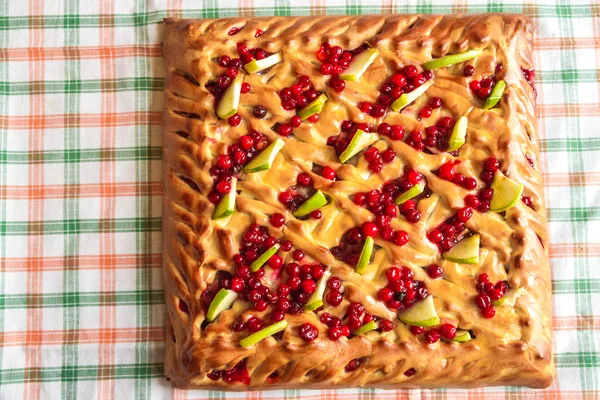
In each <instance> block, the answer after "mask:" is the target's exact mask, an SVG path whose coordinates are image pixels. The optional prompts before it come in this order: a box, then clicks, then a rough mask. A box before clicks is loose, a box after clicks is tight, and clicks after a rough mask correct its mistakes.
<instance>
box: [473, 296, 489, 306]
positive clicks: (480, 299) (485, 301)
mask: <svg viewBox="0 0 600 400" xmlns="http://www.w3.org/2000/svg"><path fill="white" fill-rule="evenodd" d="M490 303H491V300H490V297H489V296H488V295H487V294H483V293H479V294H478V295H477V297H475V304H477V307H479V308H481V309H485V308H488V307H489V306H490Z"/></svg>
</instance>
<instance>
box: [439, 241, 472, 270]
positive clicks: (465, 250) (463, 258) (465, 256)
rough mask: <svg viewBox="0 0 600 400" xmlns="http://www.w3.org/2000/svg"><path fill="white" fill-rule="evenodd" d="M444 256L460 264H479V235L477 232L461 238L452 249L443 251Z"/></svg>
mask: <svg viewBox="0 0 600 400" xmlns="http://www.w3.org/2000/svg"><path fill="white" fill-rule="evenodd" d="M442 257H444V258H445V259H446V260H448V261H452V262H455V263H458V264H477V263H478V262H479V235H477V234H475V235H473V236H470V237H468V238H465V239H463V240H461V241H460V242H458V243H456V244H455V245H454V247H452V248H451V249H450V250H448V251H447V252H445V253H442Z"/></svg>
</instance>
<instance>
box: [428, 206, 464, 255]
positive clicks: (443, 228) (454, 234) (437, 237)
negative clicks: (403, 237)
mask: <svg viewBox="0 0 600 400" xmlns="http://www.w3.org/2000/svg"><path fill="white" fill-rule="evenodd" d="M472 216H473V209H472V208H471V207H463V208H461V209H460V210H458V211H457V212H456V214H455V215H454V216H452V217H450V218H448V219H447V220H445V221H444V222H442V223H441V224H440V225H439V226H438V227H437V228H435V229H432V230H431V231H429V232H428V233H427V239H429V241H430V242H431V243H435V244H436V245H437V246H438V248H439V249H440V251H448V250H450V249H451V248H452V247H454V245H455V244H456V243H457V242H458V241H459V240H460V239H462V232H463V231H464V229H465V224H466V222H467V221H468V220H469V219H470V218H471V217H472Z"/></svg>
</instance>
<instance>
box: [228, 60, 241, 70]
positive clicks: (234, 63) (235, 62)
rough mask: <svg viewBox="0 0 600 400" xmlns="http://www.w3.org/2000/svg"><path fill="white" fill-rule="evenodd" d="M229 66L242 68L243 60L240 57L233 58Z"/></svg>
mask: <svg viewBox="0 0 600 400" xmlns="http://www.w3.org/2000/svg"><path fill="white" fill-rule="evenodd" d="M227 67H230V68H235V69H240V68H242V60H240V59H239V58H232V59H231V61H229V62H228V63H227Z"/></svg>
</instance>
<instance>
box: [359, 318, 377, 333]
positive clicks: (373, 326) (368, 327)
mask: <svg viewBox="0 0 600 400" xmlns="http://www.w3.org/2000/svg"><path fill="white" fill-rule="evenodd" d="M375 329H377V323H376V322H375V321H369V322H367V323H366V324H364V325H362V326H361V327H360V328H358V329H357V330H355V331H354V334H355V335H356V336H360V335H364V334H365V333H367V332H371V331H374V330H375Z"/></svg>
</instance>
